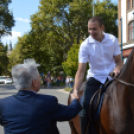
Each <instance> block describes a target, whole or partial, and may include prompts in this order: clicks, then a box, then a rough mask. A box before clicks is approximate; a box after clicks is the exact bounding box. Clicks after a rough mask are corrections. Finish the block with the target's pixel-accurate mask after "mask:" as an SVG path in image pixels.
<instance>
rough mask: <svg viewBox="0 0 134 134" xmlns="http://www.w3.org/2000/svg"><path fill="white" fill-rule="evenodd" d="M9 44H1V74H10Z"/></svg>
mask: <svg viewBox="0 0 134 134" xmlns="http://www.w3.org/2000/svg"><path fill="white" fill-rule="evenodd" d="M6 52H7V46H4V45H3V44H0V75H5V76H7V74H8V69H7V65H8V57H7V53H6Z"/></svg>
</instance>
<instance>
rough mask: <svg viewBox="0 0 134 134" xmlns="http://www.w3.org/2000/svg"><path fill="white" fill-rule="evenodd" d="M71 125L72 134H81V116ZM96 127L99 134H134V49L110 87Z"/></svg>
mask: <svg viewBox="0 0 134 134" xmlns="http://www.w3.org/2000/svg"><path fill="white" fill-rule="evenodd" d="M80 94H81V95H82V91H81V92H80ZM70 100H71V99H70V97H69V100H68V102H69V103H71V101H70ZM69 123H70V127H71V134H81V132H80V117H79V115H77V116H76V117H75V118H74V119H72V120H71V121H70V122H69ZM94 127H95V129H96V132H97V133H98V134H134V48H133V50H132V52H131V54H130V55H129V57H128V59H127V62H126V64H125V65H124V66H123V68H122V71H121V73H120V75H119V77H118V78H114V80H113V82H112V83H111V84H110V85H109V86H108V88H107V90H106V92H105V94H104V98H103V102H102V107H101V112H100V116H99V118H98V120H97V121H96V122H95V123H94Z"/></svg>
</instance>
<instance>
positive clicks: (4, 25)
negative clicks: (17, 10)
mask: <svg viewBox="0 0 134 134" xmlns="http://www.w3.org/2000/svg"><path fill="white" fill-rule="evenodd" d="M10 3H11V0H0V38H1V37H2V36H4V35H7V34H10V32H11V28H12V27H13V26H14V19H13V14H12V13H11V12H10V11H9V9H8V5H9V4H10Z"/></svg>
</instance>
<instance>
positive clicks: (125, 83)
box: [114, 77, 134, 88]
mask: <svg viewBox="0 0 134 134" xmlns="http://www.w3.org/2000/svg"><path fill="white" fill-rule="evenodd" d="M114 80H116V81H118V82H120V83H122V84H124V85H127V86H130V87H133V88H134V84H131V83H127V82H125V81H123V80H120V79H118V78H115V77H114Z"/></svg>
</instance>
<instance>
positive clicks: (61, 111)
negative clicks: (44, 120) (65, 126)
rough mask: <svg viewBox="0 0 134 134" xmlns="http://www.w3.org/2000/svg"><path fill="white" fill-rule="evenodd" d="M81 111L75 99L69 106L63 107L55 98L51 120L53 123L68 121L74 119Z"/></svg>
mask: <svg viewBox="0 0 134 134" xmlns="http://www.w3.org/2000/svg"><path fill="white" fill-rule="evenodd" d="M81 109H82V107H81V105H80V103H79V102H78V101H77V100H76V99H74V100H73V101H72V103H71V104H70V105H69V106H65V105H63V104H59V103H58V100H57V98H55V101H54V104H53V114H52V119H53V120H55V121H68V120H70V119H72V118H74V117H75V116H76V115H77V114H78V113H79V111H80V110H81Z"/></svg>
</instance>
